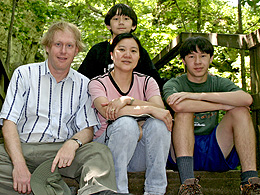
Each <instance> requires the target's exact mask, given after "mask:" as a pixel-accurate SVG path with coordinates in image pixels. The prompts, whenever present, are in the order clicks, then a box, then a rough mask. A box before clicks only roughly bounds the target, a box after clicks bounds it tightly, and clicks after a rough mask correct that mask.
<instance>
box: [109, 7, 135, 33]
mask: <svg viewBox="0 0 260 195" xmlns="http://www.w3.org/2000/svg"><path fill="white" fill-rule="evenodd" d="M116 14H118V15H119V16H121V15H125V16H128V17H130V18H131V19H132V21H133V24H132V26H137V16H136V14H135V12H134V10H133V9H132V8H131V7H130V6H128V5H126V4H122V3H120V4H116V5H114V6H113V7H111V8H110V10H109V11H108V12H107V15H106V17H105V24H106V25H108V26H110V20H111V19H112V18H113V17H114V16H115V15H116ZM135 29H136V28H135ZM135 29H134V30H131V32H133V31H135Z"/></svg>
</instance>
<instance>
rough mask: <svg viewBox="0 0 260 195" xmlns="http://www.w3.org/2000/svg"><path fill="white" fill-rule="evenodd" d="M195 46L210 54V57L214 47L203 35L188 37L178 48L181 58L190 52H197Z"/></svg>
mask: <svg viewBox="0 0 260 195" xmlns="http://www.w3.org/2000/svg"><path fill="white" fill-rule="evenodd" d="M197 48H198V49H199V50H200V51H201V52H204V53H207V54H210V57H212V56H213V53H214V47H213V45H212V44H211V42H210V41H209V40H208V39H206V38H205V37H201V36H198V37H189V38H188V39H186V40H185V41H184V43H183V44H182V46H181V48H180V55H181V58H182V59H184V58H185V56H186V55H188V54H191V53H192V52H198V51H197Z"/></svg>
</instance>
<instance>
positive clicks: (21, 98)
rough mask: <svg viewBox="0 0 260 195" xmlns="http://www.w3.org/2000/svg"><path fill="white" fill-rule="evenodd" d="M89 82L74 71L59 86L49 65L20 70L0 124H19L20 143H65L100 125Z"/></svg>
mask: <svg viewBox="0 0 260 195" xmlns="http://www.w3.org/2000/svg"><path fill="white" fill-rule="evenodd" d="M88 82H89V79H88V78H87V77H85V76H83V75H82V74H80V73H78V72H77V71H75V70H73V69H72V68H71V69H70V71H69V74H68V75H67V77H66V78H65V79H63V80H62V81H61V82H59V83H57V82H56V80H55V78H54V77H53V76H52V75H51V73H50V70H49V68H48V62H47V61H45V62H42V63H35V64H28V65H24V66H20V67H18V68H17V69H16V70H15V71H14V73H13V76H12V79H11V81H10V84H9V87H8V91H7V95H6V98H5V102H4V104H3V107H2V110H1V113H0V124H3V119H8V120H10V121H13V122H14V123H15V124H17V128H18V133H19V135H20V139H21V142H62V141H65V140H67V139H69V138H70V137H72V136H73V135H74V134H75V133H77V132H78V131H80V130H82V129H84V128H86V127H91V126H96V125H99V122H98V119H97V116H96V114H95V112H94V110H93V108H92V107H91V97H90V95H89V93H88Z"/></svg>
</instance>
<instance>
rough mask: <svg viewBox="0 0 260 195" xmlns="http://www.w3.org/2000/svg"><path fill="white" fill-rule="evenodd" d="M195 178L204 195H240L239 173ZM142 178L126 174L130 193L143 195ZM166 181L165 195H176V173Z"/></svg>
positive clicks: (200, 173) (170, 173) (169, 174)
mask: <svg viewBox="0 0 260 195" xmlns="http://www.w3.org/2000/svg"><path fill="white" fill-rule="evenodd" d="M258 173H260V172H258ZM195 176H196V177H197V176H200V185H201V186H202V191H203V193H204V194H205V195H238V194H239V193H240V190H239V185H240V171H238V170H234V171H228V172H223V173H217V172H206V171H196V172H195ZM144 177H145V173H144V172H138V173H128V178H129V191H130V193H132V194H135V195H143V193H144V190H143V189H144ZM167 179H168V186H167V189H166V195H170V194H177V192H178V189H179V187H180V181H179V174H178V172H174V171H170V170H168V171H167ZM64 180H65V181H66V183H67V184H68V185H69V186H74V187H77V186H78V184H77V182H76V181H75V180H72V179H68V178H64Z"/></svg>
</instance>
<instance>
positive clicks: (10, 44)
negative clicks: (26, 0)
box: [5, 0, 18, 74]
mask: <svg viewBox="0 0 260 195" xmlns="http://www.w3.org/2000/svg"><path fill="white" fill-rule="evenodd" d="M17 2H18V0H13V9H12V17H11V22H10V26H9V30H8V38H7V55H6V60H5V66H6V69H7V71H9V72H10V56H11V50H12V47H11V46H12V34H13V25H14V14H15V8H16V3H17ZM9 72H8V74H9Z"/></svg>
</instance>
